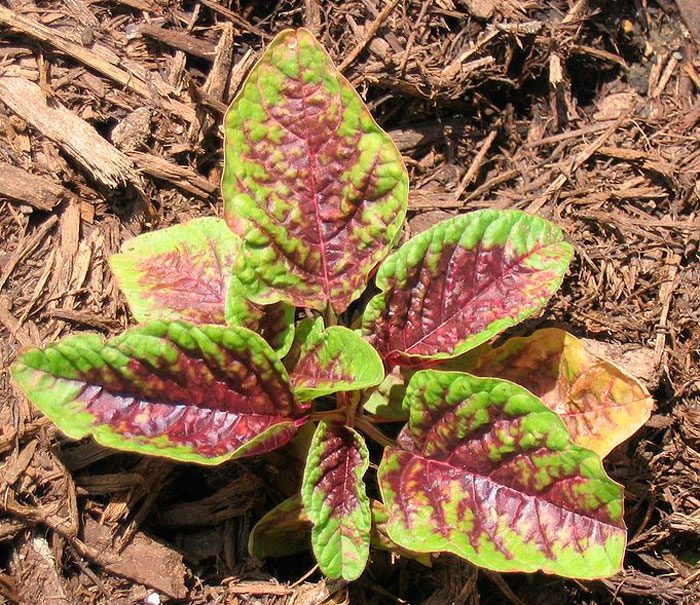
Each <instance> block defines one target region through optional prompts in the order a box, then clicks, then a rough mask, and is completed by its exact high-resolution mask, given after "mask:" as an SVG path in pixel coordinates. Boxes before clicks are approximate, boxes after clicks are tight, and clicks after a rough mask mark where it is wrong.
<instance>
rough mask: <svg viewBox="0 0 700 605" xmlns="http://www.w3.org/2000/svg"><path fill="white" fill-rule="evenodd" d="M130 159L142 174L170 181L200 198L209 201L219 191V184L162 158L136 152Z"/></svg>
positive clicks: (131, 153)
mask: <svg viewBox="0 0 700 605" xmlns="http://www.w3.org/2000/svg"><path fill="white" fill-rule="evenodd" d="M129 157H130V158H131V159H133V160H134V161H135V162H136V165H137V166H138V167H139V170H141V171H142V172H144V173H146V174H149V175H151V176H154V177H156V178H159V179H163V180H164V181H168V182H169V183H172V184H173V185H175V186H176V187H179V188H180V189H182V190H183V191H187V193H191V194H192V195H194V196H196V197H198V198H201V199H208V198H209V197H211V195H213V194H214V192H215V191H217V190H218V189H219V186H218V184H216V183H210V182H209V181H208V180H207V179H205V178H204V177H202V176H200V175H198V174H197V173H196V172H194V171H193V170H192V169H191V168H187V167H185V166H180V165H178V164H173V163H172V162H169V161H168V160H166V159H165V158H162V157H160V156H157V155H153V154H151V153H140V152H136V151H134V152H130V153H129Z"/></svg>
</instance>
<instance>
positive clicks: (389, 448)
mask: <svg viewBox="0 0 700 605" xmlns="http://www.w3.org/2000/svg"><path fill="white" fill-rule="evenodd" d="M224 127H225V149H224V153H225V167H224V176H223V182H222V191H223V197H224V215H225V220H222V219H219V218H202V219H196V220H193V221H190V222H188V223H185V224H182V225H178V226H175V227H171V228H168V229H163V230H161V231H157V232H154V233H148V234H145V235H141V236H139V237H137V238H135V239H133V240H131V241H129V242H126V244H125V245H124V247H123V249H122V252H121V253H120V254H117V255H115V256H114V257H113V258H112V259H111V267H112V270H113V272H114V275H115V276H116V279H117V282H118V283H119V285H120V287H121V288H122V290H123V291H124V293H125V295H126V298H127V301H128V303H129V306H130V308H131V312H132V314H133V316H134V317H135V319H136V320H137V321H139V322H142V323H141V324H140V325H139V326H137V327H134V328H131V329H129V330H127V331H126V332H124V333H123V334H121V335H120V336H117V337H115V338H111V339H108V340H104V339H103V338H101V337H100V336H98V335H95V334H80V335H76V336H71V337H69V338H66V339H65V340H62V341H60V342H57V343H54V344H50V345H49V346H47V347H46V348H44V349H30V350H27V351H25V352H23V353H22V354H21V355H20V356H19V358H18V360H17V361H16V362H15V363H14V365H13V367H12V375H13V377H14V380H15V381H16V383H17V384H18V385H19V387H20V388H21V389H22V390H23V391H24V392H25V393H26V395H27V396H28V397H29V399H31V400H32V401H33V402H34V404H35V405H36V406H37V407H38V408H40V409H41V410H42V411H43V412H44V413H45V414H46V415H47V416H48V417H49V418H51V419H52V420H53V421H54V422H55V423H56V425H57V426H58V427H59V428H60V429H61V430H62V431H63V432H64V433H66V434H67V435H69V436H71V437H73V438H81V437H84V436H87V435H92V436H93V437H94V438H95V439H96V440H97V441H98V442H100V443H102V444H104V445H107V446H110V447H114V448H118V449H122V450H130V451H136V452H141V453H144V454H151V455H156V456H165V457H169V458H173V459H176V460H182V461H188V462H196V463H200V464H219V463H222V462H224V461H225V460H229V459H232V458H237V457H241V456H252V455H255V454H262V453H264V452H269V451H271V450H273V449H276V448H279V447H282V446H284V445H285V444H287V443H289V442H290V441H291V440H293V439H295V435H297V434H298V429H299V428H300V427H302V426H304V425H305V424H307V423H308V425H309V426H311V427H314V432H313V437H312V438H311V442H310V444H308V442H304V443H307V446H306V447H307V448H308V453H307V456H306V465H305V469H304V471H303V478H302V480H301V489H300V493H299V495H298V496H294V497H292V498H290V499H288V500H286V501H284V502H282V503H281V504H280V505H278V506H277V507H276V508H274V509H273V510H272V511H271V512H270V513H268V514H267V515H266V516H265V517H264V518H263V519H262V520H261V521H260V523H259V524H258V525H257V527H256V528H255V529H254V530H253V532H252V533H251V543H250V550H251V552H252V553H253V554H254V555H257V556H260V557H266V556H274V555H284V554H290V553H293V552H296V551H297V550H299V549H303V548H306V547H308V545H309V544H310V545H311V546H312V548H313V552H314V554H315V555H316V558H317V560H318V563H319V566H320V569H321V571H322V572H323V573H324V574H326V575H327V576H328V577H330V578H341V577H342V578H345V579H347V580H352V579H355V578H357V577H358V576H359V575H360V574H361V573H362V571H363V570H364V568H365V565H366V563H367V560H368V557H369V555H370V547H371V546H374V547H377V548H383V549H387V550H391V551H393V552H396V553H399V554H401V555H403V556H409V557H414V558H416V559H418V560H420V561H422V562H424V563H426V564H429V563H430V553H438V552H451V553H454V554H457V555H459V556H461V557H464V558H465V559H468V560H469V561H471V562H473V563H474V564H476V565H480V566H483V567H486V568H489V569H493V570H500V571H536V570H543V571H545V572H548V573H556V574H561V575H564V576H572V577H578V578H594V577H601V576H608V575H611V574H614V573H616V572H617V571H618V569H619V568H620V566H621V562H622V557H623V554H624V549H625V539H626V532H625V526H624V522H623V497H622V488H621V486H619V485H618V484H616V483H615V482H613V481H612V480H611V479H610V478H609V477H608V476H607V475H606V474H605V471H604V469H603V466H602V463H601V459H600V456H603V455H605V454H607V453H608V452H609V451H610V450H611V449H612V448H613V447H614V446H615V445H617V444H619V443H621V442H622V441H623V440H624V439H626V438H627V437H629V436H630V435H631V434H632V433H633V432H634V431H635V430H637V429H638V428H639V427H640V426H641V425H642V424H643V423H644V422H645V421H646V419H647V418H648V416H649V414H650V410H651V406H652V401H651V399H650V397H649V394H648V393H647V391H646V390H645V389H644V387H642V386H641V385H640V384H639V383H638V382H637V381H635V380H634V379H633V378H631V377H629V376H627V375H625V374H624V372H623V371H622V370H620V369H619V368H617V367H615V366H614V365H612V364H611V363H609V362H607V361H604V360H600V359H598V358H596V357H594V356H593V355H591V354H590V353H589V352H588V351H586V349H585V347H584V346H583V345H582V344H581V343H580V342H579V341H577V340H576V339H575V338H573V337H572V336H570V335H568V334H566V333H563V332H561V331H557V330H542V331H540V332H537V333H535V334H534V335H533V336H531V337H529V338H514V339H510V340H508V341H506V342H505V343H504V344H502V345H501V346H499V347H497V348H492V347H491V345H490V344H489V342H490V341H492V340H493V339H494V337H496V336H498V335H499V334H501V333H502V332H503V331H504V330H506V329H508V328H510V327H512V326H514V325H516V324H517V323H519V322H521V321H522V320H523V319H525V318H526V317H529V316H532V315H533V314H534V313H536V312H538V311H539V310H540V309H542V307H543V306H544V305H545V304H546V302H547V301H548V299H549V298H550V297H551V296H552V295H553V294H554V293H555V291H556V290H557V289H558V288H559V286H560V284H561V282H562V279H563V277H564V274H565V272H566V270H567V267H568V265H569V262H570V261H571V258H572V255H573V249H572V246H571V245H570V244H569V243H567V242H566V241H565V239H564V235H563V233H562V231H561V230H560V229H559V228H558V227H556V226H555V225H553V224H552V223H550V222H548V221H546V220H544V219H542V218H538V217H535V216H529V215H527V214H524V213H523V212H519V211H516V210H502V211H497V210H481V211H478V212H472V213H469V214H465V215H462V216H457V217H455V218H453V219H450V220H447V221H445V222H443V223H440V224H438V225H435V226H433V227H432V228H430V229H428V230H427V231H425V232H423V233H421V234H419V235H418V236H416V237H414V238H413V239H411V240H409V241H408V242H407V243H405V244H403V245H402V246H401V247H399V248H398V249H397V250H396V251H395V252H393V253H392V254H390V255H389V256H387V254H389V252H390V250H391V248H392V246H393V245H394V244H395V243H396V242H397V240H398V239H399V237H400V234H401V230H402V225H403V221H404V218H405V214H406V209H407V197H408V175H407V172H406V169H405V168H404V165H403V162H402V160H401V156H400V154H399V152H398V150H397V149H396V147H395V146H394V144H393V143H392V141H391V140H390V139H389V137H388V136H387V135H386V134H385V133H384V132H383V131H382V130H381V129H380V128H379V126H378V125H377V124H376V123H375V122H374V120H373V119H372V117H371V116H370V114H369V112H368V111H367V109H366V108H365V106H364V104H363V103H362V100H361V99H360V97H359V96H358V94H357V93H356V92H355V91H354V90H353V88H352V87H351V86H350V84H349V83H348V82H347V81H346V80H345V79H344V78H343V77H342V76H341V75H340V74H339V73H338V72H337V71H336V70H335V68H334V67H333V64H332V62H331V59H330V58H329V56H328V55H327V54H326V52H325V51H324V50H323V48H322V47H321V46H320V45H319V43H318V42H317V41H316V40H315V39H314V38H313V36H312V35H311V34H310V33H309V32H307V31H306V30H303V29H301V30H298V31H284V32H282V33H280V34H279V35H278V36H277V38H275V40H274V41H273V42H272V43H271V44H270V45H269V47H268V48H267V50H266V52H265V53H264V54H263V56H262V58H261V59H260V61H259V62H258V63H257V65H256V66H255V67H254V68H253V70H252V71H251V73H250V75H249V76H248V79H247V80H246V82H245V84H244V85H243V88H242V90H241V92H240V94H239V95H238V96H237V97H236V99H235V100H234V101H233V103H232V105H231V107H230V109H229V110H228V113H227V114H226V117H225V123H224ZM377 265H379V267H378V270H377V271H376V277H375V282H376V286H377V288H378V290H379V291H378V293H377V294H376V295H375V296H374V297H372V298H371V299H370V300H369V301H368V302H367V303H366V308H365V309H364V311H363V310H362V308H363V305H362V300H363V299H362V298H361V296H362V294H363V291H364V290H365V288H366V287H367V285H368V282H369V281H370V279H371V277H372V275H373V272H374V271H375V269H376V267H377ZM299 307H302V308H305V309H306V312H305V313H302V314H300V313H299V311H298V308H299ZM296 318H300V319H299V321H298V322H297V323H296V325H295V320H296ZM339 321H341V322H345V323H346V324H347V325H348V326H358V325H360V323H361V329H352V327H343V326H342V325H338V322H339ZM528 389H529V390H528ZM402 418H403V419H407V424H406V425H405V426H404V427H403V428H402V429H401V430H400V431H399V432H398V436H397V437H396V438H395V439H393V438H391V437H390V436H389V435H390V434H391V435H396V434H397V433H396V432H395V431H394V432H387V429H385V428H380V427H387V426H388V427H389V428H388V431H392V427H393V426H395V425H392V424H391V422H395V421H397V420H400V419H402ZM365 436H367V437H369V438H371V439H373V440H374V441H377V442H378V443H379V444H380V445H381V446H382V447H383V448H384V450H383V455H382V457H381V461H380V463H379V466H378V471H377V473H376V479H377V483H378V486H379V490H378V491H376V490H375V489H374V488H373V486H374V482H371V483H370V484H369V487H367V486H366V485H365V482H364V478H365V474H366V473H367V471H368V468H369V466H370V453H369V451H368V448H367V445H366V443H365ZM296 447H301V446H300V444H298V443H297V444H296ZM586 448H589V449H586ZM378 497H381V499H382V502H379V501H378V500H377V499H376V498H378Z"/></svg>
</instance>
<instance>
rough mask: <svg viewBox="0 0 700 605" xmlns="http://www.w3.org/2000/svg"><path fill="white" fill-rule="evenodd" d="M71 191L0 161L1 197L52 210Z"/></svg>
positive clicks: (39, 208)
mask: <svg viewBox="0 0 700 605" xmlns="http://www.w3.org/2000/svg"><path fill="white" fill-rule="evenodd" d="M70 195H71V193H70V191H68V190H67V189H65V188H64V187H61V185H58V184H57V183H54V182H53V181H51V180H49V179H47V178H44V177H40V176H37V175H35V174H32V173H31V172H27V171H26V170H22V169H21V168H17V167H16V166H12V165H11V164H6V163H4V162H0V197H6V198H9V199H11V200H14V201H18V202H22V203H23V204H28V205H30V206H31V207H32V208H36V209H37V210H51V209H52V208H53V207H54V206H55V205H56V204H58V203H59V202H61V201H62V200H64V199H66V198H68V197H70Z"/></svg>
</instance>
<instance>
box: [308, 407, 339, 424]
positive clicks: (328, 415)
mask: <svg viewBox="0 0 700 605" xmlns="http://www.w3.org/2000/svg"><path fill="white" fill-rule="evenodd" d="M309 420H315V421H320V420H326V421H329V422H333V421H343V420H345V410H338V409H336V410H326V411H324V412H311V414H310V415H309Z"/></svg>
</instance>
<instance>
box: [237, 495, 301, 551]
mask: <svg viewBox="0 0 700 605" xmlns="http://www.w3.org/2000/svg"><path fill="white" fill-rule="evenodd" d="M310 535H311V521H309V517H308V516H307V515H306V511H305V510H304V504H303V503H302V501H301V496H300V495H298V494H297V495H296V496H292V497H291V498H287V499H286V500H285V501H284V502H281V503H280V504H278V505H277V506H275V508H273V509H272V510H271V511H270V512H269V513H267V514H266V515H265V516H264V517H263V518H262V519H260V521H258V522H257V523H256V524H255V527H254V528H253V531H251V532H250V538H249V539H248V551H249V552H250V554H251V555H252V556H253V557H256V558H257V559H267V558H269V557H286V556H289V555H294V554H296V553H298V552H303V551H305V550H307V549H308V548H309V546H310V545H311V540H310Z"/></svg>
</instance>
